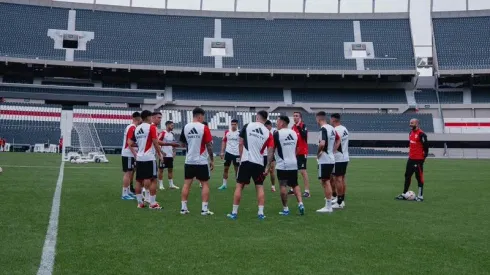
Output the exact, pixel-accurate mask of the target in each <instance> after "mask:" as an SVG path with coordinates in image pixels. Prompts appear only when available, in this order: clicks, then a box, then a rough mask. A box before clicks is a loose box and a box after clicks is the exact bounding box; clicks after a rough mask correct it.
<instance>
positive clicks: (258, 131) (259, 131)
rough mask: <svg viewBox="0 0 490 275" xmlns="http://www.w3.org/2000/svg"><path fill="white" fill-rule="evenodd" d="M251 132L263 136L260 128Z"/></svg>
mask: <svg viewBox="0 0 490 275" xmlns="http://www.w3.org/2000/svg"><path fill="white" fill-rule="evenodd" d="M252 132H254V133H257V134H261V135H263V134H264V132H262V129H261V128H257V129H253V130H252Z"/></svg>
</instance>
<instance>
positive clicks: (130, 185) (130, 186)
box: [129, 181, 135, 193]
mask: <svg viewBox="0 0 490 275" xmlns="http://www.w3.org/2000/svg"><path fill="white" fill-rule="evenodd" d="M129 190H130V191H131V193H134V192H135V191H134V187H133V181H131V182H130V183H129Z"/></svg>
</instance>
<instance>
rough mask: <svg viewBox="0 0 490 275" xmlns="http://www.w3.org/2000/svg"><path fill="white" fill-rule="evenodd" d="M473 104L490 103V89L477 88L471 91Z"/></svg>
mask: <svg viewBox="0 0 490 275" xmlns="http://www.w3.org/2000/svg"><path fill="white" fill-rule="evenodd" d="M471 102H472V103H490V88H489V87H475V88H473V89H472V91H471Z"/></svg>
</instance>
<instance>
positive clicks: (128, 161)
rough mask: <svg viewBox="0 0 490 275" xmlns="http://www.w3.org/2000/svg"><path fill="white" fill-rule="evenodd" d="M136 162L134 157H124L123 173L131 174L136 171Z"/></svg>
mask: <svg viewBox="0 0 490 275" xmlns="http://www.w3.org/2000/svg"><path fill="white" fill-rule="evenodd" d="M135 163H136V160H135V159H134V158H133V157H124V156H123V157H122V170H123V172H131V171H133V169H134V164H135Z"/></svg>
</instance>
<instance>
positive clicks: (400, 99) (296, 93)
mask: <svg viewBox="0 0 490 275" xmlns="http://www.w3.org/2000/svg"><path fill="white" fill-rule="evenodd" d="M292 96H293V102H317V103H318V102H325V103H402V104H406V103H407V97H406V95H405V91H404V90H366V89H356V90H343V89H342V90H339V89H293V90H292Z"/></svg>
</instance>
